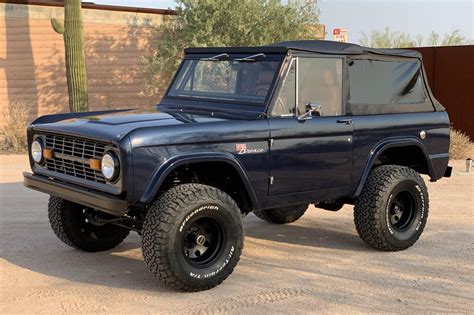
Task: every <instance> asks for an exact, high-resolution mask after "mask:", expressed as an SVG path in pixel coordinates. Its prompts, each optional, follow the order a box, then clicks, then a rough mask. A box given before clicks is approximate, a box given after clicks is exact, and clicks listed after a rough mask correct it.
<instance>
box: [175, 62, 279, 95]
mask: <svg viewBox="0 0 474 315" xmlns="http://www.w3.org/2000/svg"><path fill="white" fill-rule="evenodd" d="M279 65H280V61H277V60H262V61H260V60H258V61H256V60H251V61H249V60H245V59H243V60H242V59H241V60H212V59H186V60H184V62H183V65H182V67H181V68H180V70H179V73H178V74H177V75H176V79H175V81H174V83H173V85H172V86H171V88H170V90H169V92H168V96H178V97H190V98H203V99H215V100H223V101H238V102H246V103H256V104H263V102H264V101H265V99H266V97H267V95H268V92H269V90H270V87H271V85H272V83H273V79H274V78H275V74H276V73H277V71H278V68H279Z"/></svg>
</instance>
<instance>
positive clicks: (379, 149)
mask: <svg viewBox="0 0 474 315" xmlns="http://www.w3.org/2000/svg"><path fill="white" fill-rule="evenodd" d="M406 146H417V147H418V148H420V149H421V151H422V152H423V156H424V158H425V162H426V164H427V166H428V174H429V176H430V177H431V179H436V174H435V171H434V168H433V163H432V161H431V158H430V155H429V154H428V150H427V149H426V147H425V146H424V144H423V143H422V142H421V141H420V140H419V139H417V138H414V137H409V138H395V139H387V140H385V141H383V142H380V143H378V144H376V145H375V146H374V148H373V149H372V150H370V156H369V159H368V161H367V163H366V165H365V168H364V171H363V172H362V176H361V178H360V180H359V183H358V184H357V188H356V190H355V193H354V196H355V197H358V196H359V195H360V194H361V192H362V189H363V188H364V185H365V181H366V180H367V178H368V177H369V173H370V171H371V170H372V167H373V166H374V163H375V162H376V161H377V159H378V158H379V156H380V155H381V154H382V153H383V152H384V151H385V150H387V149H389V148H396V147H406Z"/></svg>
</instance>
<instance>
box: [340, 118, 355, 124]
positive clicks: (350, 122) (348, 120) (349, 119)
mask: <svg viewBox="0 0 474 315" xmlns="http://www.w3.org/2000/svg"><path fill="white" fill-rule="evenodd" d="M337 123H338V124H346V125H352V119H351V118H347V119H338V120H337Z"/></svg>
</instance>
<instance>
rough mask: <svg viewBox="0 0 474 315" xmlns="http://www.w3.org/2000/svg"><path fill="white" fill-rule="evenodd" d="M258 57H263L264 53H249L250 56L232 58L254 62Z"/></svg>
mask: <svg viewBox="0 0 474 315" xmlns="http://www.w3.org/2000/svg"><path fill="white" fill-rule="evenodd" d="M258 57H262V58H265V57H266V56H265V54H264V53H259V54H256V55H251V56H247V57H244V58H238V59H234V60H235V61H241V62H254V61H256V60H255V58H258Z"/></svg>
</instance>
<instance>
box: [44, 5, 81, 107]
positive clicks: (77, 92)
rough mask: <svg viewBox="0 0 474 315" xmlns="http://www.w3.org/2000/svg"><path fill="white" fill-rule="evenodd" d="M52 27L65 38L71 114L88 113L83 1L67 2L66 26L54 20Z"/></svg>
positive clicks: (65, 12) (65, 7) (65, 8)
mask: <svg viewBox="0 0 474 315" xmlns="http://www.w3.org/2000/svg"><path fill="white" fill-rule="evenodd" d="M51 25H52V26H53V29H54V30H55V31H56V33H58V34H61V35H63V38H64V48H65V52H66V76H67V90H68V93H69V109H70V110H71V112H86V111H88V109H89V105H88V96H87V75H86V57H85V52H84V28H83V23H82V8H81V0H65V1H64V25H63V23H61V22H60V21H58V20H56V19H54V18H53V19H51Z"/></svg>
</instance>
